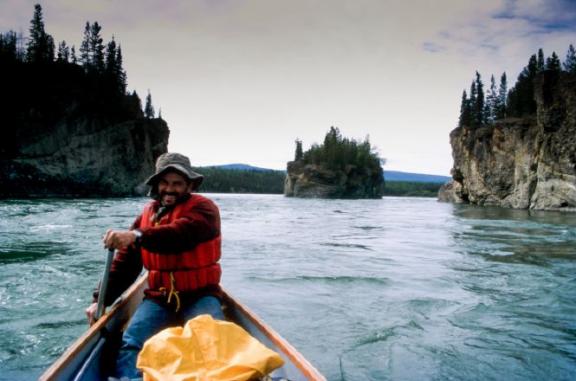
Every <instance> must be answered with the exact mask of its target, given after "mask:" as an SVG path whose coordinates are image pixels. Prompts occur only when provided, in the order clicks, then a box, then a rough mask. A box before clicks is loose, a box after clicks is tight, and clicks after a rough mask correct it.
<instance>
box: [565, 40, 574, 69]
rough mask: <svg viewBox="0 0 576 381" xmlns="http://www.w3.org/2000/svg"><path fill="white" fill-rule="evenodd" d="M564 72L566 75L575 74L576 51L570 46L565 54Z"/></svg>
mask: <svg viewBox="0 0 576 381" xmlns="http://www.w3.org/2000/svg"><path fill="white" fill-rule="evenodd" d="M564 70H565V71H566V72H568V73H576V50H574V46H573V45H572V44H570V46H569V47H568V52H566V60H565V61H564Z"/></svg>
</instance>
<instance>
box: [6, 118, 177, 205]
mask: <svg viewBox="0 0 576 381" xmlns="http://www.w3.org/2000/svg"><path fill="white" fill-rule="evenodd" d="M33 131H34V133H32V134H30V135H28V136H27V137H22V138H21V139H20V140H19V141H18V144H17V147H16V150H15V152H12V153H11V154H10V155H9V156H8V157H7V156H6V155H5V156H4V157H1V158H0V197H3V198H7V197H52V196H125V195H139V194H144V193H145V191H146V187H145V186H144V185H143V182H144V181H145V179H146V178H147V176H149V175H150V174H151V173H153V171H154V161H155V159H156V157H158V156H159V155H160V154H162V153H164V152H166V150H167V145H168V135H169V130H168V126H167V125H166V123H165V122H164V121H163V120H162V119H145V118H138V119H135V120H128V121H124V122H117V123H114V122H112V123H111V122H110V121H107V120H104V119H99V118H94V117H81V118H77V119H75V120H68V119H66V118H63V119H62V120H61V121H60V122H58V123H56V124H55V125H53V126H44V128H43V129H41V130H38V129H35V130H33ZM42 131H44V132H42ZM15 144H16V143H15Z"/></svg>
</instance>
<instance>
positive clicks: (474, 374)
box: [0, 194, 576, 381]
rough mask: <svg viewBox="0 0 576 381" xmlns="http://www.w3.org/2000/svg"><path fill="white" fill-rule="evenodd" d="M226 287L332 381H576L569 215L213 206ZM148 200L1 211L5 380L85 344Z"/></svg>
mask: <svg viewBox="0 0 576 381" xmlns="http://www.w3.org/2000/svg"><path fill="white" fill-rule="evenodd" d="M208 196H209V197H211V198H212V199H214V200H215V201H216V202H217V203H218V205H219V206H220V209H221V214H222V224H223V239H224V241H223V242H224V243H223V245H224V247H223V259H222V264H223V271H224V275H223V284H224V286H225V287H226V288H227V289H228V290H229V291H230V292H231V293H233V294H234V295H235V296H236V297H237V298H238V299H240V300H241V301H242V302H244V303H245V304H246V305H248V306H249V307H250V308H251V309H253V310H254V311H255V312H256V313H257V314H258V315H259V316H260V317H261V318H263V319H264V320H265V321H266V322H268V323H269V324H270V325H271V326H272V327H274V328H275V329H276V330H277V331H278V332H279V333H280V334H282V335H283V336H284V337H285V338H286V339H287V340H288V341H290V342H291V343H292V344H293V345H294V346H295V347H296V348H298V349H299V350H300V351H301V352H302V353H303V354H304V355H305V356H306V357H307V358H308V359H309V360H310V361H311V362H312V363H313V364H314V365H315V366H316V367H317V368H318V369H319V370H320V371H321V372H322V373H323V374H325V376H326V377H327V379H328V380H330V381H332V380H334V381H336V380H339V381H340V380H358V381H364V380H503V379H506V380H573V379H574V377H575V375H576V214H562V213H554V212H529V211H518V210H507V209H496V208H475V207H469V206H456V205H451V204H444V203H438V202H436V201H435V200H433V199H424V198H384V199H382V200H359V201H350V200H346V201H342V200H302V199H291V198H284V197H282V196H278V195H222V194H212V195H208ZM146 201H147V200H146V199H144V198H130V199H107V200H92V199H81V200H34V201H22V200H10V201H0V379H1V380H33V379H36V378H37V377H38V376H39V375H40V374H41V373H42V371H43V370H44V369H45V368H46V367H47V366H49V365H50V363H51V362H53V361H54V360H55V359H56V358H57V357H58V356H59V355H60V354H61V353H62V352H63V351H64V350H65V349H66V347H67V346H68V345H69V344H70V343H71V342H72V341H74V340H75V339H76V338H77V337H78V336H79V335H80V334H81V333H82V332H83V331H84V330H85V329H86V328H87V326H86V321H85V317H84V312H83V311H84V308H85V307H86V306H87V305H88V303H89V302H90V299H91V296H90V294H91V290H92V289H93V287H94V285H95V284H96V283H97V280H98V278H99V277H100V276H101V271H102V268H103V264H104V258H105V252H104V250H103V248H102V247H101V244H100V237H101V235H102V233H103V232H104V231H105V229H107V228H109V227H113V228H122V227H126V226H128V225H130V223H131V222H132V220H133V218H134V216H135V215H136V213H137V212H138V211H139V210H140V209H141V207H142V205H143V204H144V203H145V202H146Z"/></svg>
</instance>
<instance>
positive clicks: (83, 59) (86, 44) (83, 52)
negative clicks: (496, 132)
mask: <svg viewBox="0 0 576 381" xmlns="http://www.w3.org/2000/svg"><path fill="white" fill-rule="evenodd" d="M90 35H91V28H90V23H89V22H88V21H86V25H85V26H84V38H83V39H82V43H81V44H80V63H81V64H82V66H83V67H84V70H85V71H88V68H89V67H90V65H91V64H92V57H91V53H90Z"/></svg>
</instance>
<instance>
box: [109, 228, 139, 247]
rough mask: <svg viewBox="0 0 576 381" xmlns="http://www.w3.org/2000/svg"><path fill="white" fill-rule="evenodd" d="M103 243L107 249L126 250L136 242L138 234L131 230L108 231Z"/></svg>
mask: <svg viewBox="0 0 576 381" xmlns="http://www.w3.org/2000/svg"><path fill="white" fill-rule="evenodd" d="M102 241H103V242H104V247H106V248H107V249H125V248H127V247H128V246H130V245H132V244H133V243H134V242H136V233H134V232H133V231H129V230H124V231H120V230H108V231H107V232H106V234H104V238H103V240H102Z"/></svg>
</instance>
